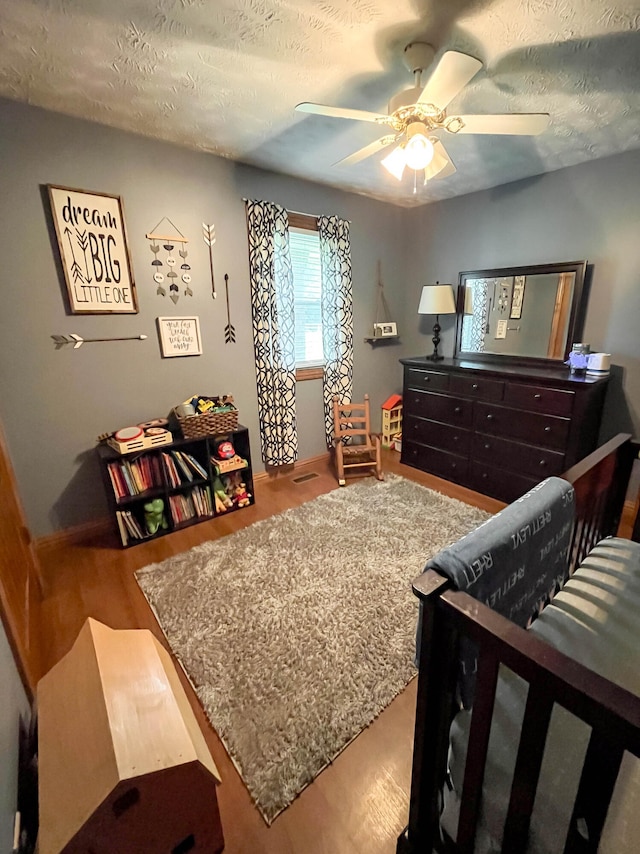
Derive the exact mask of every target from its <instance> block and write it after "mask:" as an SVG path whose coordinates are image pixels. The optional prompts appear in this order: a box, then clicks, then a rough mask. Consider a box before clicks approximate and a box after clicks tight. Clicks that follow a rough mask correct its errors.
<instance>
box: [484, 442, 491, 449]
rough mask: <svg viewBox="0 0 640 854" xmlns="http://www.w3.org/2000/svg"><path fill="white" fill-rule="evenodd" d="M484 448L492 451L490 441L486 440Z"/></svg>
mask: <svg viewBox="0 0 640 854" xmlns="http://www.w3.org/2000/svg"><path fill="white" fill-rule="evenodd" d="M484 449H485V451H490V450H491V445H490V444H489V442H485V444H484Z"/></svg>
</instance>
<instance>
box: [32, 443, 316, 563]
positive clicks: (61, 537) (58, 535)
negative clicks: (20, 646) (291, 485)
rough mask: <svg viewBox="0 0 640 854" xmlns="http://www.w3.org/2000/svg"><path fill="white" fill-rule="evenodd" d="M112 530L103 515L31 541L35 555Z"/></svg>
mask: <svg viewBox="0 0 640 854" xmlns="http://www.w3.org/2000/svg"><path fill="white" fill-rule="evenodd" d="M328 459H329V453H328V452H326V453H324V454H318V455H317V456H315V457H309V458H308V459H306V460H298V462H296V463H293V465H290V466H278V467H277V468H274V469H272V470H270V471H261V472H258V473H257V474H254V476H253V481H254V483H256V482H258V483H259V482H260V481H261V480H273V479H275V478H281V477H291V475H292V474H294V473H295V474H296V475H297V474H299V473H300V471H301V470H304V469H306V468H311V467H313V466H318V465H321V464H322V465H325V464H326V463H327V461H328ZM112 530H113V522H112V521H111V519H109V518H107V517H105V518H104V519H96V520H94V521H93V522H84V523H83V524H82V525H74V527H72V528H63V529H62V530H61V531H54V532H53V533H52V534H46V535H45V536H44V537H38V538H37V539H36V540H34V542H33V546H34V548H35V550H36V554H37V555H41V554H44V553H46V552H48V551H50V550H51V549H58V548H61V547H64V546H77V545H82V544H84V543H88V542H92V541H95V540H96V538H97V537H101V536H104V535H105V534H107V533H108V532H109V531H112Z"/></svg>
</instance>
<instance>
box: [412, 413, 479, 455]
mask: <svg viewBox="0 0 640 854" xmlns="http://www.w3.org/2000/svg"><path fill="white" fill-rule="evenodd" d="M471 436H472V434H471V433H470V432H469V430H463V429H461V428H460V427H453V426H451V425H450V424H441V423H440V422H439V421H428V420H426V419H425V418H412V417H411V416H409V417H407V418H405V422H404V426H403V430H402V437H403V440H404V439H409V440H411V441H415V442H421V443H422V444H424V445H431V446H432V447H434V448H441V449H442V450H443V451H451V452H453V453H454V454H462V455H463V456H466V455H467V454H468V453H469V449H470V448H471Z"/></svg>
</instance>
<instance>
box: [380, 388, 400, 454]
mask: <svg viewBox="0 0 640 854" xmlns="http://www.w3.org/2000/svg"><path fill="white" fill-rule="evenodd" d="M401 430H402V398H401V397H400V395H399V394H392V395H391V397H388V398H387V399H386V400H385V402H384V403H383V404H382V447H383V448H393V447H394V446H395V442H394V437H395V435H396V433H400V432H401Z"/></svg>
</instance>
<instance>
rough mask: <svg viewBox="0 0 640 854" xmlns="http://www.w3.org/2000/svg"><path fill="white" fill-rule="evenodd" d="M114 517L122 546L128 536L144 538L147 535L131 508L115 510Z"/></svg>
mask: <svg viewBox="0 0 640 854" xmlns="http://www.w3.org/2000/svg"><path fill="white" fill-rule="evenodd" d="M116 519H117V522H118V529H119V531H120V537H121V539H122V544H123V545H124V546H126V545H127V542H128V540H129V538H131V539H134V540H144V539H145V538H146V537H147V536H148V535H147V534H146V533H145V532H144V530H143V528H142V526H141V525H140V523H139V522H138V520H137V519H136V517H135V516H134V515H133V513H132V512H131V510H116Z"/></svg>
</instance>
